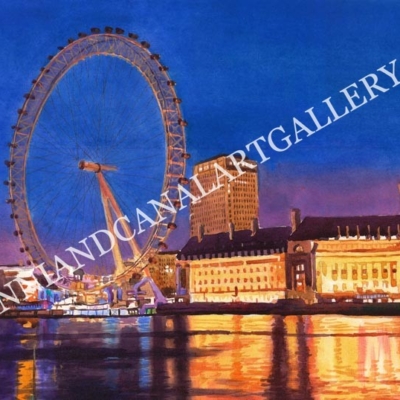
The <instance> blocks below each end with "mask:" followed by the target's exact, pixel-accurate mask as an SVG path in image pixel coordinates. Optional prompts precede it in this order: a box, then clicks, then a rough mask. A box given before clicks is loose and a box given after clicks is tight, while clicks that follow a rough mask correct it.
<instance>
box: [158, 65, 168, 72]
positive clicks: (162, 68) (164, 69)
mask: <svg viewBox="0 0 400 400" xmlns="http://www.w3.org/2000/svg"><path fill="white" fill-rule="evenodd" d="M158 69H159V70H160V71H168V70H169V68H168V67H166V66H165V65H161V66H160V67H158Z"/></svg>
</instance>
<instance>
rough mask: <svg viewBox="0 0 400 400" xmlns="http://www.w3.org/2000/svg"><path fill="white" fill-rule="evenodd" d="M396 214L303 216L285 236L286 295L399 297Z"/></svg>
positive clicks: (399, 230)
mask: <svg viewBox="0 0 400 400" xmlns="http://www.w3.org/2000/svg"><path fill="white" fill-rule="evenodd" d="M399 266H400V216H398V215H394V216H366V217H306V218H305V219H304V220H303V221H302V222H301V223H300V224H299V225H298V226H297V227H296V226H295V227H294V232H293V233H292V235H291V236H290V238H289V242H288V255H287V265H286V284H287V287H288V293H289V297H303V298H307V295H310V294H311V292H316V293H318V296H319V297H320V298H326V299H330V300H332V299H334V300H335V301H339V300H348V301H354V300H359V301H369V302H372V301H377V302H381V301H389V300H397V299H400V279H399V277H400V274H399V273H398V272H397V271H398V267H399Z"/></svg>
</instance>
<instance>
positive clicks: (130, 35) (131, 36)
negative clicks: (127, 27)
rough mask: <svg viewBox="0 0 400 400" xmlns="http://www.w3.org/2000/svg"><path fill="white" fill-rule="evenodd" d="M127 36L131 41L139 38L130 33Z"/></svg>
mask: <svg viewBox="0 0 400 400" xmlns="http://www.w3.org/2000/svg"><path fill="white" fill-rule="evenodd" d="M128 36H129V37H130V38H131V39H134V40H136V39H138V38H139V35H137V34H136V33H131V32H129V33H128Z"/></svg>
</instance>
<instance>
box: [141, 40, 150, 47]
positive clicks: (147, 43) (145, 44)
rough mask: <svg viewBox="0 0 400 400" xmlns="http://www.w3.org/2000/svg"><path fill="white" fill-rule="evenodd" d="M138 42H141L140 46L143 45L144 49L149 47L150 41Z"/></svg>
mask: <svg viewBox="0 0 400 400" xmlns="http://www.w3.org/2000/svg"><path fill="white" fill-rule="evenodd" d="M140 44H141V45H142V47H144V48H145V49H149V48H150V43H149V42H146V41H143V42H140Z"/></svg>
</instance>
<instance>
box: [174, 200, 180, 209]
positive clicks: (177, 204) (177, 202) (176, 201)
mask: <svg viewBox="0 0 400 400" xmlns="http://www.w3.org/2000/svg"><path fill="white" fill-rule="evenodd" d="M173 204H174V207H175V208H180V207H181V202H180V201H179V200H175V201H174V203H173Z"/></svg>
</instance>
